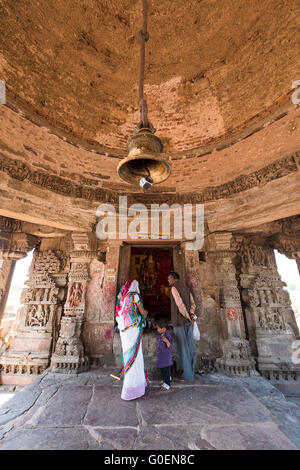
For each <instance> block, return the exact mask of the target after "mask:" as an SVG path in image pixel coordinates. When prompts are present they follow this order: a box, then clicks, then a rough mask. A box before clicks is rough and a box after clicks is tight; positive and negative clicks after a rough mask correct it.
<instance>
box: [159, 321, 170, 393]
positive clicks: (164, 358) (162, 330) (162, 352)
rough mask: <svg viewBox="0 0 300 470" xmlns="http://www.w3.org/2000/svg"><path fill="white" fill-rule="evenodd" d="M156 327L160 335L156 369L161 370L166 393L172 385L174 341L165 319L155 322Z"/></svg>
mask: <svg viewBox="0 0 300 470" xmlns="http://www.w3.org/2000/svg"><path fill="white" fill-rule="evenodd" d="M155 326H156V329H157V332H158V334H159V338H158V348H157V361H156V367H158V368H159V369H160V370H161V373H162V379H163V383H162V388H161V389H162V390H164V391H165V390H169V388H170V385H171V381H170V366H171V365H172V364H173V361H172V348H173V339H172V336H171V335H170V333H169V332H168V331H167V323H166V321H165V320H164V319H160V320H157V321H156V322H155Z"/></svg>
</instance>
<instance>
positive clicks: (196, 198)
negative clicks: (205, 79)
mask: <svg viewBox="0 0 300 470" xmlns="http://www.w3.org/2000/svg"><path fill="white" fill-rule="evenodd" d="M298 153H299V152H296V153H293V154H290V155H289V156H287V157H284V158H282V159H280V160H277V161H276V162H273V163H270V164H269V165H267V166H266V167H264V168H262V169H260V170H257V171H255V172H253V173H251V174H249V175H242V176H240V177H238V178H236V179H235V180H233V181H230V182H229V183H226V184H223V185H220V186H215V187H212V188H206V189H205V190H204V191H203V192H202V193H197V194H195V193H186V194H184V195H179V194H174V195H173V194H172V195H168V199H169V204H173V203H182V204H184V203H188V202H191V201H192V202H194V203H197V202H198V203H204V202H207V201H213V200H217V199H222V198H226V197H229V196H231V195H232V194H235V193H239V192H241V191H245V190H247V189H251V188H253V187H255V186H260V185H262V184H266V183H268V182H269V181H272V180H275V179H277V178H281V177H283V176H286V175H288V174H290V173H294V172H296V171H298V167H297V164H296V158H297V156H298ZM0 171H2V172H4V173H6V174H8V175H9V176H11V177H12V178H15V179H17V180H19V181H24V180H26V179H28V181H30V182H31V183H33V184H35V185H37V186H40V187H42V188H46V189H48V190H50V191H53V192H56V193H58V194H62V195H64V196H69V197H76V198H82V199H87V200H90V201H92V200H95V201H104V202H111V203H116V204H117V203H118V197H119V196H118V193H117V192H114V191H111V190H109V189H103V188H92V187H88V186H83V185H79V184H76V183H74V182H73V181H70V180H68V179H65V178H62V177H60V176H57V175H53V174H48V173H45V172H43V171H38V170H32V169H31V168H30V167H29V166H28V165H27V164H26V163H23V162H21V161H19V160H13V159H10V158H8V157H7V156H6V155H4V154H3V153H1V152H0ZM157 196H158V195H157ZM147 200H149V204H151V203H152V202H153V195H152V197H150V199H149V196H147V195H144V194H143V195H141V194H138V193H136V194H134V195H133V194H131V195H130V200H129V201H128V202H129V203H130V204H131V203H132V202H134V201H136V202H139V201H141V202H144V203H147ZM160 200H161V202H164V196H163V195H162V196H158V197H157V202H159V201H160Z"/></svg>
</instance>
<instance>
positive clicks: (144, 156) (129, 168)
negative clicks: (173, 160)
mask: <svg viewBox="0 0 300 470" xmlns="http://www.w3.org/2000/svg"><path fill="white" fill-rule="evenodd" d="M127 150H128V156H127V157H126V158H124V159H123V160H122V161H121V162H120V163H119V165H118V168H117V171H118V175H119V176H120V178H122V179H123V180H124V181H127V183H131V184H135V185H138V184H139V183H140V181H141V179H142V178H146V180H147V181H151V183H152V184H157V183H162V182H163V181H165V180H166V179H167V178H168V177H169V176H170V174H171V170H172V168H171V165H170V164H169V163H168V162H167V161H166V160H164V159H163V158H162V157H161V156H160V153H161V152H162V150H163V144H162V142H161V140H160V139H159V138H158V137H156V136H155V135H154V134H153V133H152V132H151V130H150V129H148V128H142V129H139V131H138V133H137V134H136V135H134V136H133V137H131V138H130V139H129V141H128V143H127Z"/></svg>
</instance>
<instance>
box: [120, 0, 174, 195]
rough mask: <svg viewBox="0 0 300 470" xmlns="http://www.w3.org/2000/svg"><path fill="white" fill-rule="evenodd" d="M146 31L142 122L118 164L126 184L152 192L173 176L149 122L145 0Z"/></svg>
mask: <svg viewBox="0 0 300 470" xmlns="http://www.w3.org/2000/svg"><path fill="white" fill-rule="evenodd" d="M143 19H144V23H143V29H142V30H141V31H140V39H141V64H140V84H139V107H140V113H141V120H140V122H139V124H138V126H137V129H136V132H137V134H136V135H134V136H133V137H131V138H130V139H129V141H128V142H127V151H128V156H127V157H126V158H124V159H123V160H122V161H121V162H120V163H119V165H118V168H117V172H118V175H119V177H120V178H122V179H123V180H124V181H127V183H131V184H134V185H138V184H139V185H140V186H141V187H142V188H143V189H149V188H150V187H151V186H152V185H153V184H157V183H162V182H163V181H165V180H166V179H167V178H168V177H169V176H170V174H171V170H172V168H171V165H170V164H169V163H168V162H167V161H166V160H164V159H163V158H162V157H161V155H160V154H161V152H162V151H163V144H162V142H161V140H160V139H159V138H158V137H156V136H155V135H154V132H155V129H154V128H153V126H152V124H151V123H150V122H149V121H148V109H147V102H146V100H145V99H144V68H145V42H146V41H148V40H149V34H148V31H147V2H146V0H143Z"/></svg>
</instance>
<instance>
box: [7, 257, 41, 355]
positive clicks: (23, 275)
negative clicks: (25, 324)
mask: <svg viewBox="0 0 300 470" xmlns="http://www.w3.org/2000/svg"><path fill="white" fill-rule="evenodd" d="M33 252H34V250H32V251H30V252H29V253H28V255H27V256H26V257H25V258H22V259H20V260H18V261H17V262H16V265H15V269H14V274H13V277H12V281H11V285H10V289H9V294H8V298H7V301H6V306H5V310H4V315H3V317H2V320H1V323H0V338H1V351H2V352H3V350H5V349H7V348H8V347H9V344H10V341H11V339H12V337H13V336H14V334H15V333H16V327H17V322H18V311H19V308H20V306H21V292H22V289H23V288H24V283H25V281H26V280H27V276H28V271H29V267H30V265H31V263H32V257H33Z"/></svg>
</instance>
